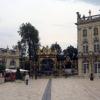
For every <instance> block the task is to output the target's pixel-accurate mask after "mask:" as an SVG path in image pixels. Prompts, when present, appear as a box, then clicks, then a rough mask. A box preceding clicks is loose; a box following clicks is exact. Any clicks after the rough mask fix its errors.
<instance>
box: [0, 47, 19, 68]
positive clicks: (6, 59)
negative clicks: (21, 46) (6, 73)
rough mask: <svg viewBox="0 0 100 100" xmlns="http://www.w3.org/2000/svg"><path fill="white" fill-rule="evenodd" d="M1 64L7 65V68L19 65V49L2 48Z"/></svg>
mask: <svg viewBox="0 0 100 100" xmlns="http://www.w3.org/2000/svg"><path fill="white" fill-rule="evenodd" d="M0 65H5V66H6V68H17V67H19V50H17V49H16V50H15V49H14V50H9V49H8V48H7V49H4V48H0Z"/></svg>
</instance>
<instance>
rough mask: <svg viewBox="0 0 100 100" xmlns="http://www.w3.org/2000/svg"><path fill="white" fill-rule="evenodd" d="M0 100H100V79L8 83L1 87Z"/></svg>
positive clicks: (57, 79) (39, 80)
mask: <svg viewBox="0 0 100 100" xmlns="http://www.w3.org/2000/svg"><path fill="white" fill-rule="evenodd" d="M46 95H47V96H46ZM49 95H50V96H49ZM43 96H44V97H43ZM0 100H100V79H95V80H94V81H90V80H89V79H80V78H55V79H54V78H52V79H51V80H48V79H37V80H34V79H33V80H30V81H29V85H28V86H27V85H25V83H24V82H22V81H17V82H8V83H4V84H1V85H0Z"/></svg>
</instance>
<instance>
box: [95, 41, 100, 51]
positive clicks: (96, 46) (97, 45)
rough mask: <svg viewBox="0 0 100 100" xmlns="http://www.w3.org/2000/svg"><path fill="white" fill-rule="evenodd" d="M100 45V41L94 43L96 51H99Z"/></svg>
mask: <svg viewBox="0 0 100 100" xmlns="http://www.w3.org/2000/svg"><path fill="white" fill-rule="evenodd" d="M99 49H100V46H99V43H94V52H99Z"/></svg>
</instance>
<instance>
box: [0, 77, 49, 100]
mask: <svg viewBox="0 0 100 100" xmlns="http://www.w3.org/2000/svg"><path fill="white" fill-rule="evenodd" d="M47 82H48V79H37V80H31V81H29V85H25V83H24V82H23V81H17V82H7V83H4V84H1V85H0V100H41V98H42V96H43V93H44V90H45V87H46V85H47Z"/></svg>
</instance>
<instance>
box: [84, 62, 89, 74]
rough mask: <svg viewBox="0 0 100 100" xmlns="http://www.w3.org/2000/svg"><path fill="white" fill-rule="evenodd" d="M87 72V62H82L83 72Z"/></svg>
mask: <svg viewBox="0 0 100 100" xmlns="http://www.w3.org/2000/svg"><path fill="white" fill-rule="evenodd" d="M88 72H89V64H88V62H85V63H83V73H88Z"/></svg>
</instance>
